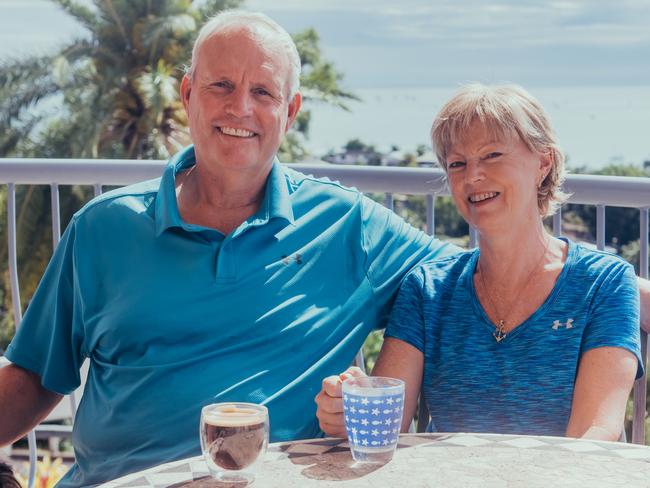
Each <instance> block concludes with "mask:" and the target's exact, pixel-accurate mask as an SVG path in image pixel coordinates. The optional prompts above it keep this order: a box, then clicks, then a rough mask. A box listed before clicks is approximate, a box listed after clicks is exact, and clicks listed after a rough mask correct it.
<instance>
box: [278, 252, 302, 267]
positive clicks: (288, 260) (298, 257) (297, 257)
mask: <svg viewBox="0 0 650 488" xmlns="http://www.w3.org/2000/svg"><path fill="white" fill-rule="evenodd" d="M282 262H283V263H284V264H285V265H289V264H291V263H292V262H293V263H296V264H302V254H293V255H291V256H286V255H283V256H282Z"/></svg>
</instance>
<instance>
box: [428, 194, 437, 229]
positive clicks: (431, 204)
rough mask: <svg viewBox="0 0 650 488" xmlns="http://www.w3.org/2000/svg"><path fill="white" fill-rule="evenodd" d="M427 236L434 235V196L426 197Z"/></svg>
mask: <svg viewBox="0 0 650 488" xmlns="http://www.w3.org/2000/svg"><path fill="white" fill-rule="evenodd" d="M427 234H429V235H430V236H433V235H435V234H436V196H435V195H427Z"/></svg>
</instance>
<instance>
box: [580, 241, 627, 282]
mask: <svg viewBox="0 0 650 488" xmlns="http://www.w3.org/2000/svg"><path fill="white" fill-rule="evenodd" d="M568 242H569V246H571V247H572V248H573V249H571V251H573V252H572V253H571V254H572V255H573V268H575V269H576V271H577V272H580V273H582V274H585V275H589V276H591V277H593V278H595V277H597V276H602V275H607V274H609V273H612V272H619V273H624V272H626V271H627V272H631V273H634V267H633V266H632V265H631V264H630V263H628V262H627V261H626V260H625V259H623V258H622V257H621V256H618V255H617V254H614V253H611V252H608V251H601V250H599V249H594V248H592V247H591V246H590V245H588V244H584V243H576V242H572V241H568ZM571 251H570V252H571ZM571 254H570V255H571Z"/></svg>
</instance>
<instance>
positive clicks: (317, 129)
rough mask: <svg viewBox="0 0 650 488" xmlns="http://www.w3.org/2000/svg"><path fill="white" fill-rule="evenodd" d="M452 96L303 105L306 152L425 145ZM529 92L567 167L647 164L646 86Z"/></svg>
mask: <svg viewBox="0 0 650 488" xmlns="http://www.w3.org/2000/svg"><path fill="white" fill-rule="evenodd" d="M455 89H456V87H449V88H431V89H422V88H417V89H360V90H354V93H355V94H356V95H358V96H359V97H361V99H362V102H350V103H349V107H350V111H349V112H345V111H343V110H340V109H336V108H333V107H330V106H326V105H323V104H317V103H312V102H307V103H306V105H305V108H308V109H311V111H312V120H311V125H310V137H309V141H308V147H309V148H310V150H311V151H312V153H313V154H314V155H316V156H321V155H323V154H325V153H326V152H327V151H328V150H330V149H335V150H336V149H337V148H340V146H342V145H344V144H345V143H346V142H347V141H348V140H350V139H353V138H359V139H361V140H362V141H363V142H365V143H366V144H373V145H375V146H376V147H377V148H380V149H384V150H386V149H388V148H390V147H391V146H392V145H396V146H398V147H399V148H400V149H402V150H405V151H413V150H415V148H416V146H417V145H418V144H427V146H428V145H429V135H428V134H429V129H430V127H431V122H432V120H433V118H434V116H435V114H436V113H437V112H438V110H439V109H440V108H441V107H442V105H443V104H444V103H445V101H446V100H448V99H449V98H450V97H451V96H452V95H453V93H454V91H455ZM528 89H529V91H530V92H531V93H532V94H533V95H534V96H535V97H536V98H538V99H539V101H540V102H541V103H542V104H543V105H544V107H545V109H546V110H547V112H548V113H549V116H550V118H551V121H552V123H553V125H554V126H555V129H556V132H557V133H558V137H559V139H560V144H561V146H562V148H563V149H564V150H565V152H566V153H567V155H568V164H569V167H578V166H587V167H588V168H590V169H597V168H601V167H603V166H605V165H607V164H610V163H618V164H620V163H625V164H636V165H642V164H643V162H644V161H646V160H650V86H629V87H606V86H605V87H592V86H590V87H580V86H571V87H554V88H537V89H535V88H528Z"/></svg>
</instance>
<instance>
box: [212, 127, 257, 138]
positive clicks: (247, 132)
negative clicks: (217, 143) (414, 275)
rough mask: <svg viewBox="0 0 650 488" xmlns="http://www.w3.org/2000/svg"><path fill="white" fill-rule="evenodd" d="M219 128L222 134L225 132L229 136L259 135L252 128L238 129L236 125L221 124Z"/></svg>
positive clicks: (245, 136) (246, 136) (247, 136)
mask: <svg viewBox="0 0 650 488" xmlns="http://www.w3.org/2000/svg"><path fill="white" fill-rule="evenodd" d="M217 129H219V132H221V133H222V134H225V135H227V136H233V137H244V138H249V137H255V136H256V135H257V134H256V133H255V132H252V131H250V130H246V129H236V128H234V127H227V126H220V127H217Z"/></svg>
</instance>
